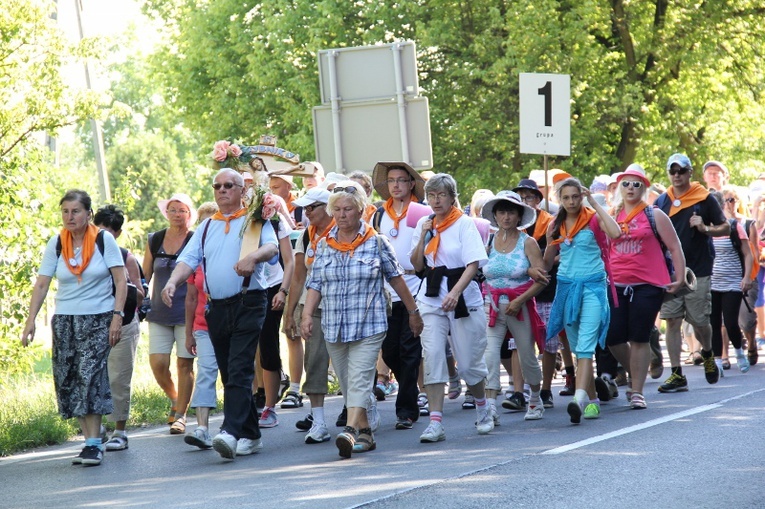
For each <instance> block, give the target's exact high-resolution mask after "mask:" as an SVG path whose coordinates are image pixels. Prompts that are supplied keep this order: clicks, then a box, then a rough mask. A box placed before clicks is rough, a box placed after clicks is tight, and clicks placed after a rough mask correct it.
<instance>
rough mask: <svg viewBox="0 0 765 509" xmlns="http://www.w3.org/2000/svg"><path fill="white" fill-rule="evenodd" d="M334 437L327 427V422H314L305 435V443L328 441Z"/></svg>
mask: <svg viewBox="0 0 765 509" xmlns="http://www.w3.org/2000/svg"><path fill="white" fill-rule="evenodd" d="M330 438H332V437H331V436H330V434H329V430H328V429H327V423H324V422H321V423H317V422H314V423H313V426H311V429H310V430H309V431H308V434H307V435H306V436H305V443H307V444H320V443H322V442H328V441H329V439H330Z"/></svg>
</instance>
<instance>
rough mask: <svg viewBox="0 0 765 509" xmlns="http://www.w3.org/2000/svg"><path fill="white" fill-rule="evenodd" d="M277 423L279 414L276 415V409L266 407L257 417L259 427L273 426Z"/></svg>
mask: <svg viewBox="0 0 765 509" xmlns="http://www.w3.org/2000/svg"><path fill="white" fill-rule="evenodd" d="M278 425H279V416H278V415H276V410H274V409H273V408H266V409H264V410H263V413H262V414H260V419H258V426H260V427H261V428H275V427H276V426H278Z"/></svg>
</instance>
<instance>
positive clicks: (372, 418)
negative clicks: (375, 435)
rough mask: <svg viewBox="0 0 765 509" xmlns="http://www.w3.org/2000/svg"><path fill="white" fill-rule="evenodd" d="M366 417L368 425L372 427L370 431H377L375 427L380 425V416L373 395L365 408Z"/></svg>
mask: <svg viewBox="0 0 765 509" xmlns="http://www.w3.org/2000/svg"><path fill="white" fill-rule="evenodd" d="M367 419H368V420H369V427H370V428H372V431H373V432H375V431H377V428H379V427H380V421H381V420H382V417H381V416H380V412H378V411H377V401H375V399H374V395H372V397H371V398H370V405H369V409H368V410H367Z"/></svg>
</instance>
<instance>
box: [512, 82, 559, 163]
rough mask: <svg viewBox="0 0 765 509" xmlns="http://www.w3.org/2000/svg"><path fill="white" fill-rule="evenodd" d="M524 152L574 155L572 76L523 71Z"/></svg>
mask: <svg viewBox="0 0 765 509" xmlns="http://www.w3.org/2000/svg"><path fill="white" fill-rule="evenodd" d="M519 85H520V86H519V89H520V93H519V99H520V131H521V153H522V154H546V155H556V156H568V155H571V77H570V76H569V75H568V74H535V73H521V74H520V83H519Z"/></svg>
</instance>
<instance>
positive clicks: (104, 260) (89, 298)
mask: <svg viewBox="0 0 765 509" xmlns="http://www.w3.org/2000/svg"><path fill="white" fill-rule="evenodd" d="M103 235H104V254H103V256H102V255H101V251H100V250H99V249H98V246H93V256H92V257H91V258H90V263H88V266H87V267H85V270H84V271H82V274H81V276H82V282H78V281H77V276H75V275H74V274H72V272H71V271H70V270H69V268H68V267H67V266H66V263H65V262H64V260H63V258H62V256H63V255H62V256H59V257H56V244H57V243H58V235H54V236H53V237H52V238H51V239H50V240H49V241H48V245H47V246H45V254H44V255H43V260H42V263H41V264H40V270H39V271H38V273H39V274H40V275H41V276H49V277H54V276H55V277H56V279H57V280H58V291H57V292H56V311H55V313H56V314H57V315H95V314H98V313H106V312H108V311H113V310H114V296H113V295H112V278H111V272H110V271H109V268H110V267H123V266H124V263H123V262H122V253H120V248H119V246H117V241H116V240H114V237H112V234H111V233H109V232H107V231H104V233H103ZM74 257H75V259H76V260H77V263H82V254H81V253H77V254H75V256H74Z"/></svg>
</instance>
